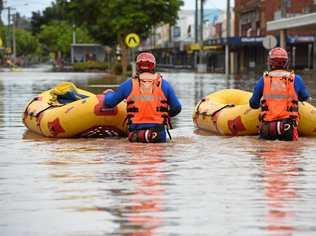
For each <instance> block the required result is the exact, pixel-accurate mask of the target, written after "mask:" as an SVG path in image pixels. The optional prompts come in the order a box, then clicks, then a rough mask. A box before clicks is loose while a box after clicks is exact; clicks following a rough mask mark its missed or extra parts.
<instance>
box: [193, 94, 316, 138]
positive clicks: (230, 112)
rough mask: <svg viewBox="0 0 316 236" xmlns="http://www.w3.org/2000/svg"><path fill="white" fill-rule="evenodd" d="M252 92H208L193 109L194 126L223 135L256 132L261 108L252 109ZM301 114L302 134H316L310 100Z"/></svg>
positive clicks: (315, 116) (315, 112)
mask: <svg viewBox="0 0 316 236" xmlns="http://www.w3.org/2000/svg"><path fill="white" fill-rule="evenodd" d="M251 95H252V93H250V92H247V91H243V90H239V89H224V90H220V91H217V92H214V93H211V94H209V95H208V96H206V97H204V98H203V99H202V100H200V101H199V103H198V104H197V105H196V107H195V109H194V112H193V122H194V124H195V126H196V127H197V128H199V129H203V130H206V131H211V132H214V133H217V134H221V135H230V136H242V135H257V134H258V127H259V119H258V118H259V113H260V109H256V110H255V109H252V108H250V106H249V99H250V97H251ZM299 114H300V121H299V127H298V128H299V133H300V135H301V136H316V108H315V107H314V106H312V105H311V104H309V103H307V102H300V104H299Z"/></svg>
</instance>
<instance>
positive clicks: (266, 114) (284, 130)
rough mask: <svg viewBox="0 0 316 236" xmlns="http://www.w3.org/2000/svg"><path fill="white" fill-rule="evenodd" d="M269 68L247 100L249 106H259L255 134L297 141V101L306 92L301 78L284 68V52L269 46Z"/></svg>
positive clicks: (286, 58)
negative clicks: (259, 111) (257, 126)
mask: <svg viewBox="0 0 316 236" xmlns="http://www.w3.org/2000/svg"><path fill="white" fill-rule="evenodd" d="M267 63H268V66H269V71H267V72H264V73H263V75H261V76H260V77H259V80H258V81H257V84H256V86H255V88H254V90H253V95H252V97H251V98H250V100H249V105H250V107H251V108H253V109H258V108H259V107H260V108H261V113H260V117H259V120H260V127H259V134H260V138H262V139H269V140H275V139H279V140H285V141H291V140H297V139H298V130H297V126H298V122H299V111H298V102H299V101H301V102H303V101H306V100H308V98H309V93H308V91H307V89H306V87H305V85H304V81H303V79H302V78H301V77H300V76H299V75H296V74H294V72H293V71H289V70H287V68H288V54H287V52H286V50H284V49H283V48H279V47H277V48H273V49H271V50H270V52H269V54H268V62H267Z"/></svg>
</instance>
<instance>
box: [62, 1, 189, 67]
mask: <svg viewBox="0 0 316 236" xmlns="http://www.w3.org/2000/svg"><path fill="white" fill-rule="evenodd" d="M182 4H183V2H182V1H181V0H129V1H126V0H115V1H113V0H85V1H82V0H72V1H70V3H69V4H68V5H67V9H68V11H67V12H69V13H70V18H72V19H74V20H75V21H76V23H77V24H78V23H79V24H82V25H85V27H87V28H88V29H89V31H90V32H91V34H92V35H93V36H94V37H95V38H96V39H97V40H98V41H100V42H102V43H103V44H107V45H113V46H115V45H117V44H119V45H120V48H121V50H122V66H123V71H124V73H125V72H126V69H127V65H128V62H127V60H128V48H127V47H126V45H125V43H124V38H125V36H126V35H127V34H129V33H131V32H133V33H137V34H139V35H140V36H141V37H142V38H145V37H146V36H148V34H149V32H150V31H151V30H152V29H153V27H155V26H158V25H159V24H162V23H169V24H171V25H172V24H174V23H175V21H176V20H177V17H178V11H179V9H180V6H181V5H182Z"/></svg>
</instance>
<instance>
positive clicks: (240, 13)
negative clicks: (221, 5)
mask: <svg viewBox="0 0 316 236" xmlns="http://www.w3.org/2000/svg"><path fill="white" fill-rule="evenodd" d="M283 4H284V5H283ZM315 6H316V1H315V0H235V36H237V37H238V36H239V37H249V38H251V37H253V38H257V37H264V36H266V35H267V34H274V35H275V36H277V37H278V32H267V30H266V23H267V22H268V21H272V20H278V19H281V18H282V16H283V15H284V16H285V17H293V16H296V15H300V14H306V13H311V12H315V11H316V7H315ZM302 36H308V37H302ZM309 36H316V29H315V31H314V32H312V31H307V32H304V31H298V30H296V31H294V30H291V31H288V40H287V41H288V46H287V50H288V51H289V53H290V54H293V53H292V52H294V55H291V57H295V58H292V61H295V65H294V64H293V66H295V67H297V68H303V67H304V68H306V67H308V66H310V65H307V64H308V63H309V64H310V60H309V62H307V58H306V55H308V53H310V54H311V55H312V52H310V51H311V50H312V49H311V47H312V44H313V43H314V41H315V37H309ZM256 41H257V42H260V40H256ZM235 50H236V51H237V61H238V62H239V63H238V64H239V67H240V69H241V71H240V72H242V71H244V70H248V69H254V70H256V69H257V70H262V69H263V67H264V64H265V57H266V53H267V50H265V49H264V48H263V47H262V43H261V42H260V43H257V44H249V45H247V44H244V45H242V46H241V47H240V48H235ZM314 50H315V49H314ZM249 65H250V66H249ZM249 67H250V68H249Z"/></svg>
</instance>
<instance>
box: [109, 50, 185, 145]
mask: <svg viewBox="0 0 316 236" xmlns="http://www.w3.org/2000/svg"><path fill="white" fill-rule="evenodd" d="M155 69H156V59H155V57H154V56H153V55H152V54H151V53H148V52H144V53H140V54H139V55H138V56H137V59H136V74H135V75H133V77H132V78H131V79H129V80H127V81H125V82H123V83H122V84H121V85H120V86H119V88H118V89H117V90H116V91H115V92H114V91H112V90H106V91H105V96H104V105H105V106H108V107H114V106H116V105H117V104H118V103H119V102H121V101H122V100H124V99H127V122H128V139H129V141H131V142H145V143H157V142H166V140H167V135H166V132H168V133H169V131H168V127H170V126H171V123H170V117H173V116H176V115H177V114H178V113H179V112H180V111H181V104H180V102H179V100H178V98H177V97H176V95H175V92H174V90H173V88H172V87H171V85H170V84H169V83H168V81H166V80H164V79H162V77H161V75H160V74H159V73H156V72H155Z"/></svg>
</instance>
